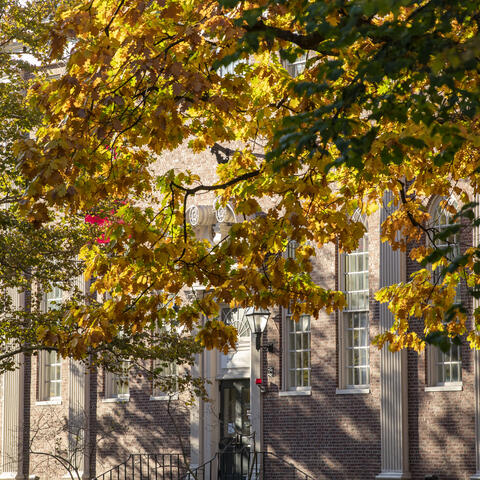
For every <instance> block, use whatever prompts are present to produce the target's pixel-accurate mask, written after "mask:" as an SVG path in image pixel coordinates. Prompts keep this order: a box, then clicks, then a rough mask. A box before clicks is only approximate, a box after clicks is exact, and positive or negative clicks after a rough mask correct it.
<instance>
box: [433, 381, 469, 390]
mask: <svg viewBox="0 0 480 480" xmlns="http://www.w3.org/2000/svg"><path fill="white" fill-rule="evenodd" d="M462 390H463V382H451V383H445V384H444V385H434V386H431V387H425V391H426V392H461V391H462Z"/></svg>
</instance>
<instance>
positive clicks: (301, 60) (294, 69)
mask: <svg viewBox="0 0 480 480" xmlns="http://www.w3.org/2000/svg"><path fill="white" fill-rule="evenodd" d="M307 59H308V53H304V54H303V55H300V56H299V57H297V58H296V59H295V61H294V62H289V61H288V60H282V64H283V67H284V68H285V70H286V71H287V72H288V73H289V74H290V76H292V77H293V78H295V77H298V76H299V75H301V74H302V73H303V72H304V70H305V67H306V65H307Z"/></svg>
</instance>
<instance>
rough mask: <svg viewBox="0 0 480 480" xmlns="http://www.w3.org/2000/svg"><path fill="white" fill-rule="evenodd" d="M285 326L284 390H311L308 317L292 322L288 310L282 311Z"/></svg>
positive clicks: (309, 326) (302, 316) (304, 316)
mask: <svg viewBox="0 0 480 480" xmlns="http://www.w3.org/2000/svg"><path fill="white" fill-rule="evenodd" d="M283 313H284V317H285V318H284V326H285V344H286V345H285V350H284V351H285V354H286V355H285V356H286V358H285V367H286V368H285V369H284V370H285V378H284V381H285V387H286V388H285V390H310V388H311V325H310V323H311V322H310V315H301V316H300V319H299V320H298V322H296V321H295V320H293V318H292V314H291V312H290V310H289V309H283Z"/></svg>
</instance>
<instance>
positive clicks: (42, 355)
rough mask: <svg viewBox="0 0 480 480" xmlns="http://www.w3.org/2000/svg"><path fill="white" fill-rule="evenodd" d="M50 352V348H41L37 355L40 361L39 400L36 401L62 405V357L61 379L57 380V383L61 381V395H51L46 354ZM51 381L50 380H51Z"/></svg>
mask: <svg viewBox="0 0 480 480" xmlns="http://www.w3.org/2000/svg"><path fill="white" fill-rule="evenodd" d="M48 353H50V351H48V350H41V351H40V352H39V353H38V356H37V362H38V369H37V372H38V380H37V382H38V400H37V401H36V402H35V405H60V404H61V403H62V394H61V392H62V358H61V357H60V381H57V383H60V395H58V396H55V397H50V396H49V395H48V394H47V388H46V387H47V385H46V383H47V379H46V375H47V371H46V368H47V365H46V360H47V359H46V356H47V354H48ZM49 383H50V382H49Z"/></svg>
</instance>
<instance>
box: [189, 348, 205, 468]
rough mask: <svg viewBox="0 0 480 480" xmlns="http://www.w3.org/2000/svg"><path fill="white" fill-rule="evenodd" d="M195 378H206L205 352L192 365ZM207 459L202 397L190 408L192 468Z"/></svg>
mask: <svg viewBox="0 0 480 480" xmlns="http://www.w3.org/2000/svg"><path fill="white" fill-rule="evenodd" d="M192 376H193V377H194V378H199V377H200V378H204V372H203V354H197V355H195V363H194V365H193V367H192ZM205 461H207V459H205V458H204V454H203V401H202V400H201V399H200V398H197V399H196V400H195V403H194V404H193V405H192V408H191V409H190V468H192V469H194V468H195V467H198V466H199V465H201V464H202V463H204V462H205Z"/></svg>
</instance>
